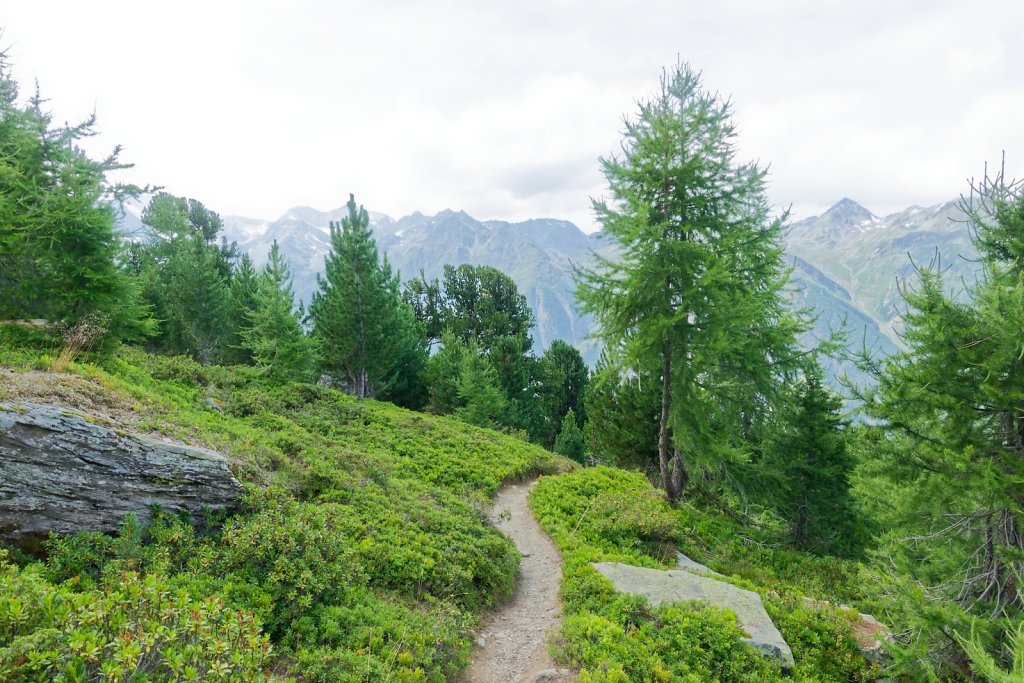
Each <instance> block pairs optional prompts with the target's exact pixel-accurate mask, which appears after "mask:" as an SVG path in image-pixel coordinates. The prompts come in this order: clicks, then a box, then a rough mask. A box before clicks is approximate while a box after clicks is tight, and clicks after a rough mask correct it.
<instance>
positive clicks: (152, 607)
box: [0, 551, 271, 683]
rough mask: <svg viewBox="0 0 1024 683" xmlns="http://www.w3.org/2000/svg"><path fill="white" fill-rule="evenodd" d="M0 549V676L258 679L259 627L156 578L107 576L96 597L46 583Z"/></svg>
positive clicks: (264, 646)
mask: <svg viewBox="0 0 1024 683" xmlns="http://www.w3.org/2000/svg"><path fill="white" fill-rule="evenodd" d="M4 559H5V558H4V555H3V553H2V551H0V678H2V679H3V680H5V681H10V682H11V683H16V682H18V681H25V682H28V681H39V680H53V681H65V682H67V683H71V682H73V681H82V682H83V683H84V682H85V681H99V680H102V681H166V680H175V681H200V680H202V681H239V682H242V681H261V680H266V676H265V675H264V674H263V671H264V670H265V667H266V666H267V665H268V664H269V663H270V654H271V646H270V642H269V640H268V638H267V636H266V635H263V634H262V633H261V630H260V627H259V623H258V622H257V621H256V620H255V619H253V617H252V615H251V614H249V613H247V612H245V611H238V610H234V609H231V608H228V607H227V606H226V605H225V603H224V601H223V600H222V599H220V598H217V597H212V596H211V597H209V598H206V599H202V600H196V599H194V598H192V597H190V596H189V594H188V592H187V591H185V590H175V589H174V588H173V586H172V585H171V583H170V582H169V581H168V579H167V578H166V577H164V576H161V575H159V574H146V575H139V574H137V573H135V572H130V571H122V572H117V573H111V574H110V575H108V576H107V577H106V578H105V580H104V581H103V583H102V585H101V586H100V587H99V588H98V589H95V590H86V591H76V590H75V589H74V588H73V587H72V586H71V585H70V584H64V585H54V584H52V583H50V582H48V581H47V580H46V579H45V578H44V577H43V576H42V575H41V574H40V572H39V570H38V567H28V568H26V569H21V570H19V569H17V568H16V567H14V566H13V565H10V564H7V563H6V562H4Z"/></svg>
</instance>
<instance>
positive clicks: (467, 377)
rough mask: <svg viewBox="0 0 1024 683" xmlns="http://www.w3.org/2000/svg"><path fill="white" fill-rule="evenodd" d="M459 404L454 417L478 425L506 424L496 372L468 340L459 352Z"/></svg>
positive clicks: (494, 427)
mask: <svg viewBox="0 0 1024 683" xmlns="http://www.w3.org/2000/svg"><path fill="white" fill-rule="evenodd" d="M458 399H459V403H460V406H459V407H458V408H456V409H455V416H456V417H458V418H459V419H460V420H462V421H464V422H468V423H470V424H474V425H477V426H478V427H490V428H491V429H497V428H499V427H501V426H503V425H506V420H507V419H508V417H507V411H508V409H509V405H508V400H507V399H506V398H505V393H504V392H503V391H502V390H501V387H500V386H499V383H498V373H497V372H495V370H494V366H493V365H491V363H490V362H489V361H488V360H487V358H486V357H485V356H484V355H483V354H482V353H481V351H480V348H479V347H478V346H477V342H476V340H475V339H470V340H469V343H468V344H467V345H466V347H465V351H464V353H463V354H462V363H461V366H460V367H459V375H458Z"/></svg>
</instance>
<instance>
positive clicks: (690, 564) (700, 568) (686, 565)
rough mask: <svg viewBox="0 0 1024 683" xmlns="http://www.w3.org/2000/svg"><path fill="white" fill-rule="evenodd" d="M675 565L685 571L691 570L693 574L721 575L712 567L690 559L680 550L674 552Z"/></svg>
mask: <svg viewBox="0 0 1024 683" xmlns="http://www.w3.org/2000/svg"><path fill="white" fill-rule="evenodd" d="M676 566H677V567H678V568H679V569H685V570H686V571H688V572H693V573H694V574H703V575H704V576H721V574H719V573H718V572H716V571H714V570H713V569H709V568H708V567H707V566H705V565H703V564H701V563H700V562H696V561H694V560H691V559H690V558H689V557H687V556H686V555H683V554H682V553H680V552H676Z"/></svg>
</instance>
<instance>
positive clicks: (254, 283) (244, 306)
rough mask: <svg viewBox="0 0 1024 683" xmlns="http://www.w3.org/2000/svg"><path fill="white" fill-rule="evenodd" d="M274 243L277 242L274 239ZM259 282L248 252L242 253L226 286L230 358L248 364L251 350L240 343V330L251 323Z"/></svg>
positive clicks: (250, 359)
mask: <svg viewBox="0 0 1024 683" xmlns="http://www.w3.org/2000/svg"><path fill="white" fill-rule="evenodd" d="M274 244H275V245H276V244H277V241H276V240H275V242H274ZM259 283H260V280H259V274H258V273H257V272H256V268H255V266H253V263H252V259H251V258H250V257H249V255H248V254H243V255H242V257H241V259H240V260H239V261H238V266H237V267H236V268H235V272H234V275H232V277H231V284H230V285H229V287H228V289H229V298H230V300H231V327H232V330H233V337H232V342H231V350H232V353H231V359H232V360H233V361H234V362H236V363H242V364H245V365H250V364H252V362H253V356H252V352H251V351H250V350H249V349H247V348H246V347H245V346H244V345H243V344H242V332H243V331H244V330H245V329H246V328H247V327H248V326H249V325H250V324H251V317H252V315H253V313H254V312H255V311H256V298H257V295H258V293H259Z"/></svg>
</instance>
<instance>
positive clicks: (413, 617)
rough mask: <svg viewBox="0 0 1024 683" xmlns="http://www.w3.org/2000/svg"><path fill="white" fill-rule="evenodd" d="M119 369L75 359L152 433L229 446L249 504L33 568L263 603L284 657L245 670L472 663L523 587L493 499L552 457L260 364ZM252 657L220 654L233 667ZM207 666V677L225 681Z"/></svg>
mask: <svg viewBox="0 0 1024 683" xmlns="http://www.w3.org/2000/svg"><path fill="white" fill-rule="evenodd" d="M25 353H26V356H25V358H26V361H27V362H28V363H29V365H31V363H32V361H31V360H30V359H29V356H30V355H31V352H30V351H26V352H25ZM3 358H4V359H6V358H7V356H6V355H4V356H3ZM107 368H108V369H107V370H102V369H99V368H95V367H93V366H89V365H81V366H74V367H73V370H75V371H77V372H83V373H86V375H87V377H88V378H89V380H90V382H91V383H92V384H94V385H95V386H96V387H97V391H99V392H101V394H102V395H108V396H109V397H108V398H107V399H106V400H109V401H111V402H115V403H117V404H118V405H122V406H125V407H130V408H131V409H133V410H134V411H135V412H136V413H138V415H139V417H140V420H141V421H140V423H139V425H138V428H140V429H143V430H151V431H156V432H159V433H161V434H165V435H167V436H170V437H173V438H178V439H185V440H188V441H192V442H195V441H198V442H201V443H204V444H206V445H209V446H211V447H213V448H216V449H218V450H220V451H222V452H224V453H227V454H228V455H229V456H231V457H232V458H233V460H234V465H233V469H234V470H235V471H236V473H237V474H238V475H239V477H240V478H241V479H242V480H243V482H244V483H245V484H246V486H247V491H248V493H247V495H246V496H245V498H244V500H243V506H242V509H241V510H240V511H239V512H238V513H237V514H235V515H234V516H232V517H231V518H229V519H227V520H225V521H223V522H220V523H218V522H216V521H215V520H214V521H211V522H210V523H209V524H206V525H203V526H201V527H199V528H196V527H193V526H192V525H191V524H189V523H188V522H186V521H185V520H183V519H179V518H177V517H170V516H167V515H160V514H157V515H156V517H155V521H154V523H153V524H152V525H150V526H148V527H146V528H141V527H140V526H139V525H137V524H127V525H126V526H125V528H124V529H123V530H122V533H121V534H120V535H119V536H118V537H116V538H110V537H106V536H101V535H89V534H86V535H79V536H74V537H58V538H55V539H54V540H53V541H51V543H50V546H49V548H48V550H49V558H48V560H47V563H46V565H45V567H37V568H33V569H31V571H32V573H33V574H32V575H33V576H35V577H37V578H38V581H39V582H40V585H47V586H49V587H50V588H51V589H52V590H54V591H65V590H66V591H68V592H73V593H75V594H103V591H106V590H107V588H106V587H107V586H112V585H115V584H116V583H117V582H118V581H120V578H119V577H121V576H122V574H123V573H124V572H125V571H133V572H137V573H138V574H139V575H140V576H144V577H148V576H157V577H160V578H159V580H160V581H162V582H163V583H164V584H166V586H167V590H168V591H170V594H172V595H179V594H180V595H182V596H184V597H182V599H183V600H188V601H190V602H189V603H188V604H190V605H193V606H196V608H197V609H199V610H200V612H199V613H200V614H202V613H203V610H204V609H206V608H204V607H203V605H206V604H207V602H208V601H211V600H213V601H216V604H217V605H220V606H221V607H220V608H219V609H223V610H226V611H227V612H230V613H232V614H234V613H244V614H246V615H252V616H251V617H247V618H248V619H250V620H251V619H255V620H256V622H258V624H260V626H259V627H258V630H257V631H256V634H257V636H258V637H259V638H261V639H266V638H269V642H272V643H273V645H274V653H276V657H274V658H264V659H263V660H262V663H261V664H260V667H259V669H257V670H254V673H253V674H252V675H251V676H249V678H247V679H246V680H258V679H259V676H260V675H262V674H261V672H264V671H267V670H268V669H271V668H272V669H273V670H274V671H275V672H280V673H285V672H288V673H290V674H291V675H300V676H301V677H302V678H303V679H304V680H310V681H368V682H369V681H378V680H395V681H397V680H409V681H442V680H447V679H450V678H454V677H456V676H457V675H458V673H459V671H460V670H461V669H462V668H463V667H464V666H465V665H466V663H467V660H468V653H469V648H470V644H471V642H472V641H471V638H472V629H473V628H474V626H475V625H476V623H477V619H478V615H479V613H480V611H481V610H482V609H483V608H484V607H485V606H487V605H491V604H494V603H495V602H496V601H497V600H498V599H501V598H502V597H505V596H507V595H509V594H510V593H511V591H512V589H513V587H514V584H515V576H516V570H517V566H518V558H519V555H518V553H517V552H516V550H515V547H514V546H513V545H512V543H511V542H510V541H508V539H506V538H505V537H503V536H501V535H500V534H498V533H497V532H496V531H494V530H493V529H492V528H490V527H489V526H488V525H487V524H486V521H485V517H484V515H483V514H482V513H481V511H480V510H481V508H482V506H483V505H484V503H485V502H486V500H487V499H488V498H489V497H490V496H491V495H493V493H494V492H495V491H496V490H497V488H498V486H499V485H500V484H501V482H502V481H503V480H505V479H509V478H518V477H522V476H524V475H525V474H527V473H528V472H530V471H531V470H534V469H536V468H538V467H540V466H541V465H542V464H543V463H545V462H547V459H548V454H547V453H546V451H544V450H542V449H540V448H537V447H535V446H531V445H529V444H527V443H524V442H523V441H521V440H519V439H515V438H511V437H508V436H504V435H501V434H498V433H496V432H493V431H490V430H483V429H478V428H476V427H473V426H470V425H468V424H465V423H463V422H460V421H457V420H452V419H447V418H442V417H434V416H430V415H423V414H418V413H412V412H408V411H405V410H401V409H399V408H396V407H395V406H392V405H389V404H385V403H378V402H376V401H373V400H362V401H360V400H357V399H355V398H354V397H351V396H347V395H345V394H342V393H340V392H338V391H335V390H333V389H329V388H327V387H323V386H316V385H310V384H300V383H286V384H277V383H272V382H269V381H267V379H266V378H265V377H264V376H263V375H262V373H260V372H258V371H257V370H256V369H255V368H245V367H236V368H223V367H219V366H216V365H202V364H200V363H198V362H197V361H195V360H193V359H191V358H188V357H183V356H179V357H164V356H157V355H148V354H145V353H142V352H140V351H138V350H134V349H124V351H123V353H121V354H119V356H118V357H117V358H113V359H111V360H110V361H109V362H108V364H107ZM207 399H210V400H212V401H215V402H216V403H217V404H219V405H221V406H223V410H221V411H219V412H218V411H216V410H213V409H212V408H210V407H209V405H208V404H207V403H206V401H207ZM25 571H28V570H25ZM5 597H6V594H4V595H0V602H2V600H3V599H4V598H5ZM104 609H105V608H104ZM211 609H212V608H211ZM227 612H225V613H227ZM99 614H100V616H102V614H103V613H102V612H100V613H99ZM218 614H219V613H218ZM190 618H191V617H190ZM196 618H198V617H196ZM218 618H219V617H218ZM147 623H148V622H147ZM211 623H212V622H211ZM217 623H219V622H217ZM148 628H150V626H145V627H144V629H143V631H145V629H148ZM153 628H156V627H155V626H153ZM254 628H256V627H254ZM57 630H59V627H57ZM0 631H3V627H0ZM223 631H224V632H225V633H232V632H231V631H230V630H228V629H223ZM193 632H194V631H190V632H189V633H190V634H191V633H193ZM50 633H51V631H50V630H47V629H33V628H28V629H27V630H26V631H25V633H24V634H22V635H23V638H22V637H21V636H19V638H20V639H19V643H21V644H23V645H24V648H25V649H24V650H23V651H24V652H26V653H32V655H31V656H33V657H37V658H39V657H42V656H43V654H44V653H47V652H50V650H51V646H50V645H47V644H46V643H47V642H49V641H43V640H41V639H43V638H44V637H45V638H50V635H46V634H50ZM199 633H200V635H204V634H205V637H206V638H207V641H208V643H209V645H210V647H211V648H223V646H222V645H221V644H220V640H218V639H217V637H215V634H208V633H206V632H203V631H200V632H199ZM0 637H3V633H0ZM189 637H191V635H190V636H189ZM37 641H38V642H40V643H42V645H40V648H39V649H34V648H33V646H32V643H34V642H37ZM20 646H21V645H19V647H20ZM0 647H2V646H0ZM2 651H3V650H0V652H2ZM198 652H200V651H198V650H197V653H198ZM243 654H244V649H243V651H240V652H235V651H234V646H229V647H228V649H227V650H226V651H223V652H222V649H217V650H216V655H217V656H218V657H220V656H223V657H226V658H228V661H233V660H232V659H231V658H233V657H241V656H242V655H243ZM204 656H205V655H204ZM0 661H3V660H2V659H0ZM5 663H6V662H5ZM207 668H209V667H207ZM205 671H206V669H204V670H203V671H201V672H200V679H201V680H217V679H216V678H214V677H213V675H212V674H207V673H205ZM0 678H2V676H0ZM165 678H166V677H165Z"/></svg>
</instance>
